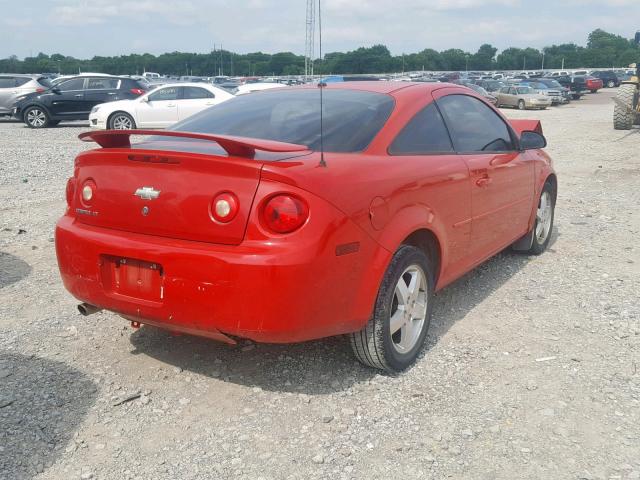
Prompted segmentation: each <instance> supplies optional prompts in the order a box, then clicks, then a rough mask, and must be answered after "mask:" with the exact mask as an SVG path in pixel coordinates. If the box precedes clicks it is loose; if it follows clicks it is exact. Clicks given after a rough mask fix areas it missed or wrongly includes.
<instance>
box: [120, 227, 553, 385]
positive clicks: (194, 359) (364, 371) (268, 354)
mask: <svg viewBox="0 0 640 480" xmlns="http://www.w3.org/2000/svg"><path fill="white" fill-rule="evenodd" d="M552 235H553V236H552V238H551V243H550V246H552V245H553V243H554V242H555V240H556V239H557V237H558V232H557V229H554V232H553V234H552ZM530 258H531V257H529V256H526V255H522V254H517V253H514V252H511V251H509V250H506V251H505V252H503V253H500V254H499V255H497V256H496V257H494V258H492V259H491V260H489V261H488V262H486V263H485V264H483V265H482V266H480V267H478V268H476V269H475V270H473V271H472V272H470V273H468V274H467V275H465V276H464V277H462V278H461V279H460V280H458V281H457V282H455V283H454V284H453V285H451V286H449V287H447V288H445V289H444V290H443V291H442V292H440V293H439V294H438V295H437V297H436V299H435V303H434V315H433V318H434V321H433V326H432V329H431V331H430V334H429V341H428V346H427V348H426V349H425V351H428V349H429V348H430V347H431V346H433V345H434V344H435V343H437V339H438V338H439V337H440V336H442V335H444V334H445V333H446V332H447V330H448V329H449V328H450V327H451V326H452V325H453V324H454V323H455V322H457V321H458V320H460V319H462V318H464V317H465V315H466V314H467V313H468V312H469V311H471V310H472V309H473V308H474V307H475V306H476V305H478V304H479V303H481V302H482V301H483V300H484V299H485V298H487V297H488V296H489V295H490V294H491V293H493V292H494V291H495V290H497V289H498V288H499V287H500V286H501V285H503V284H504V283H505V282H506V281H507V280H509V279H510V278H511V277H512V276H513V275H515V274H516V273H517V272H518V271H519V270H520V269H522V268H523V267H524V266H525V265H526V264H527V263H528V262H529V261H530ZM514 301H516V300H514ZM130 341H131V343H132V345H133V346H134V347H135V350H134V351H133V354H134V355H140V354H143V355H148V356H150V357H152V358H155V359H156V360H158V361H160V362H162V363H165V364H169V365H172V366H174V367H178V368H181V369H183V370H186V371H189V372H193V373H197V374H199V375H205V376H208V377H212V378H219V379H221V380H223V381H226V382H230V383H236V384H240V385H245V386H250V387H260V388H262V389H263V390H268V391H278V392H294V393H306V394H309V395H317V394H326V393H335V392H338V391H344V390H346V389H348V388H349V387H350V386H352V385H354V384H357V383H361V382H365V381H367V380H369V379H371V378H373V377H374V376H376V375H379V374H384V373H383V372H380V371H377V370H373V369H370V368H367V367H364V366H363V365H361V364H360V363H358V362H357V361H356V359H355V358H354V356H353V354H352V352H351V346H350V345H349V341H348V339H347V337H345V336H342V337H331V338H327V339H323V340H318V341H313V342H306V343H299V344H290V345H272V344H254V343H251V342H244V341H241V342H240V343H239V344H238V345H236V346H229V345H226V344H222V343H218V342H215V341H211V340H207V339H204V338H199V337H193V336H189V335H177V336H176V335H172V334H171V333H169V332H167V331H164V330H161V329H157V328H154V327H150V326H143V327H142V328H140V329H139V330H137V331H135V332H134V333H133V334H132V335H131V337H130ZM423 355H424V353H423Z"/></svg>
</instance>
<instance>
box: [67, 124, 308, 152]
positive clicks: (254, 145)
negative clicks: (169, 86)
mask: <svg viewBox="0 0 640 480" xmlns="http://www.w3.org/2000/svg"><path fill="white" fill-rule="evenodd" d="M131 135H154V136H159V137H178V138H193V139H195V140H205V141H209V142H216V143H217V144H218V145H220V146H221V147H222V148H223V149H224V150H225V151H226V152H227V154H229V155H232V156H235V157H243V158H253V157H254V156H255V154H256V150H261V151H264V152H278V153H286V152H305V151H309V148H308V147H306V146H305V145H298V144H295V143H285V142H277V141H274V140H262V139H259V138H247V137H234V136H230V135H212V134H207V133H192V132H176V131H173V130H100V131H95V132H85V133H81V134H80V135H78V138H79V139H80V140H82V141H83V142H96V143H97V144H98V145H100V146H101V147H102V148H130V147H131V141H130V137H131Z"/></svg>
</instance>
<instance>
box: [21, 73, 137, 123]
mask: <svg viewBox="0 0 640 480" xmlns="http://www.w3.org/2000/svg"><path fill="white" fill-rule="evenodd" d="M145 85H146V84H142V83H141V82H139V81H137V80H134V79H133V78H129V77H113V76H98V77H91V76H78V77H73V78H69V79H66V80H64V81H62V82H60V83H58V84H56V85H55V86H54V87H52V88H50V89H48V90H45V91H44V92H38V93H32V94H29V95H27V96H25V97H24V98H22V99H21V100H19V101H18V103H17V104H16V105H15V106H14V107H13V116H14V117H16V118H18V119H20V120H22V121H23V122H24V123H26V124H27V126H29V127H31V128H45V127H49V126H53V125H57V124H58V123H59V122H61V121H65V120H87V119H88V118H89V113H90V112H91V109H92V108H93V107H94V106H95V105H98V104H99V103H106V102H111V101H115V100H125V99H133V98H137V97H139V96H140V95H142V94H144V93H145V92H146V91H147V90H146V86H145Z"/></svg>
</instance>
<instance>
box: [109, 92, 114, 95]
mask: <svg viewBox="0 0 640 480" xmlns="http://www.w3.org/2000/svg"><path fill="white" fill-rule="evenodd" d="M115 94H116V92H107V95H115Z"/></svg>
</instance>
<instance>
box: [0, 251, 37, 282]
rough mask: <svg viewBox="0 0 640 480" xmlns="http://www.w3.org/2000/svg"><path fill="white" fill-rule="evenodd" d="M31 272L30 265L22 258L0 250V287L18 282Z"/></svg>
mask: <svg viewBox="0 0 640 480" xmlns="http://www.w3.org/2000/svg"><path fill="white" fill-rule="evenodd" d="M30 273H31V265H29V264H28V263H27V262H25V261H24V260H22V259H20V258H18V257H16V256H14V255H11V254H10V253H6V252H0V288H4V287H6V286H8V285H11V284H12V283H16V282H19V281H20V280H22V279H23V278H25V277H26V276H27V275H29V274H30Z"/></svg>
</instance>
